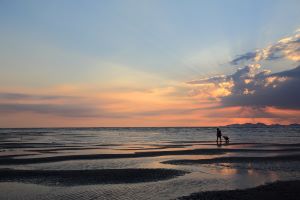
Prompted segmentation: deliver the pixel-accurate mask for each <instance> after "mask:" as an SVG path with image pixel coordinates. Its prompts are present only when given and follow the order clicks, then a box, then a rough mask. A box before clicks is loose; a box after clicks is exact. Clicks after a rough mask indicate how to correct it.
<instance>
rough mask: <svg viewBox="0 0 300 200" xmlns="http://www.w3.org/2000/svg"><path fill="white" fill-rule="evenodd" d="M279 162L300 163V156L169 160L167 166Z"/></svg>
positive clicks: (166, 162)
mask: <svg viewBox="0 0 300 200" xmlns="http://www.w3.org/2000/svg"><path fill="white" fill-rule="evenodd" d="M279 161H300V155H298V154H297V155H284V156H270V157H221V158H212V159H200V160H169V161H164V162H163V163H165V164H173V165H189V164H218V163H250V162H251V163H254V162H279Z"/></svg>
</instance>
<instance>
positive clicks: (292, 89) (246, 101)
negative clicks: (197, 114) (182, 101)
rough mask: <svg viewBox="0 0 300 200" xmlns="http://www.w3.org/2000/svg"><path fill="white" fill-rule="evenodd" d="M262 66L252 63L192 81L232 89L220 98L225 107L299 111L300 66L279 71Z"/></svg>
mask: <svg viewBox="0 0 300 200" xmlns="http://www.w3.org/2000/svg"><path fill="white" fill-rule="evenodd" d="M259 68H260V67H259V65H248V66H245V67H244V68H240V69H238V70H237V71H236V72H235V73H234V74H232V75H227V76H216V77H212V78H207V79H200V80H199V81H193V82H190V84H199V85H200V86H201V84H206V83H213V84H214V85H215V87H216V88H217V89H218V88H219V89H224V90H228V93H226V95H222V96H220V97H219V99H220V102H221V105H222V107H233V106H242V107H253V108H264V107H277V108H282V109H297V110H299V109H300V66H298V67H296V68H294V69H291V70H286V71H282V72H278V73H271V72H270V71H268V70H261V71H260V70H259ZM225 83H230V84H225ZM228 85H229V86H228Z"/></svg>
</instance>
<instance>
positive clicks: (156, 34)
mask: <svg viewBox="0 0 300 200" xmlns="http://www.w3.org/2000/svg"><path fill="white" fill-rule="evenodd" d="M299 8H300V1H298V0H248V1H247V0H243V1H241V0H227V1H221V0H207V1H205V0H203V1H196V0H194V1H193V0H188V1H179V0H178V1H175V0H174V1H170V0H169V1H167V0H166V1H141V0H136V1H114V0H112V1H92V0H91V1H83V0H82V1H79V0H72V1H71V0H52V1H38V0H34V1H30V0H28V1H22V0H14V1H10V0H1V1H0V24H1V26H0V33H1V37H0V43H1V44H2V45H0V69H1V74H0V84H1V86H2V87H1V88H0V89H2V90H5V91H7V90H10V89H9V88H23V89H24V88H27V89H28V90H31V89H34V88H46V87H56V86H57V87H58V86H60V85H82V84H87V85H93V86H95V87H98V88H101V89H106V90H114V89H118V88H127V89H128V88H137V89H151V88H155V87H163V86H166V87H167V86H168V85H170V84H172V83H175V84H176V83H177V82H178V83H182V82H186V81H190V80H194V79H199V78H204V77H208V76H214V75H218V74H228V73H233V72H234V71H235V70H236V66H231V65H230V64H229V62H230V61H231V60H232V59H234V58H235V57H236V56H238V55H242V54H244V53H246V52H250V51H254V50H255V49H261V48H264V47H266V46H267V45H270V44H273V43H274V42H276V41H278V40H279V39H281V38H284V37H287V36H289V35H291V34H293V32H294V31H295V30H297V29H298V28H299V25H300V12H299ZM290 67H291V65H281V64H273V65H270V66H268V68H269V69H272V70H274V71H275V72H276V71H282V70H287V69H289V68H290ZM99 90H100V89H99Z"/></svg>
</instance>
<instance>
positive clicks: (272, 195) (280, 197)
mask: <svg viewBox="0 0 300 200" xmlns="http://www.w3.org/2000/svg"><path fill="white" fill-rule="evenodd" d="M299 197H300V181H280V182H275V183H271V184H267V185H262V186H258V187H255V188H250V189H245V190H228V191H210V192H199V193H193V194H191V195H189V196H184V197H180V198H178V200H197V199H199V200H200V199H201V200H216V199H218V200H254V199H255V200H267V199H272V200H298V199H299Z"/></svg>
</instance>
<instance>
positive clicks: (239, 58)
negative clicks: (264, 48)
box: [230, 52, 257, 65]
mask: <svg viewBox="0 0 300 200" xmlns="http://www.w3.org/2000/svg"><path fill="white" fill-rule="evenodd" d="M256 54H257V53H256V52H248V53H245V54H243V55H239V56H237V57H236V58H235V59H233V60H232V61H231V62H230V64H232V65H238V64H239V63H240V62H241V61H245V60H252V59H254V58H255V57H256Z"/></svg>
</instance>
